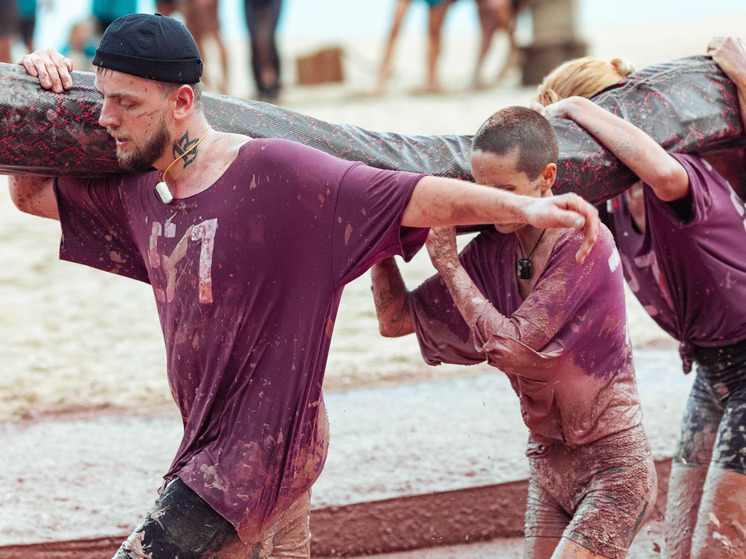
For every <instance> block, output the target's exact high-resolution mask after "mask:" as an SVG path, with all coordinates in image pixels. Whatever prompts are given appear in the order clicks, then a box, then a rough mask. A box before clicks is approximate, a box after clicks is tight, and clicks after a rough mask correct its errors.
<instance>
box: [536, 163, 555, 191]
mask: <svg viewBox="0 0 746 559" xmlns="http://www.w3.org/2000/svg"><path fill="white" fill-rule="evenodd" d="M540 176H541V195H542V196H544V195H545V194H546V193H547V191H548V190H549V189H550V188H552V185H554V180H555V179H556V178H557V164H556V163H547V164H546V166H545V167H544V169H543V170H542V171H541V175H540Z"/></svg>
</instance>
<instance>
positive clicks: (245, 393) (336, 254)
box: [56, 139, 427, 541]
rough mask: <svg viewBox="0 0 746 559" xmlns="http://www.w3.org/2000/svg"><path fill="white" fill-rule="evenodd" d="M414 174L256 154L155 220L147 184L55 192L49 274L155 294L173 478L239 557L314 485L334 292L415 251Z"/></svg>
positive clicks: (314, 154) (251, 149)
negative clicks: (137, 285)
mask: <svg viewBox="0 0 746 559" xmlns="http://www.w3.org/2000/svg"><path fill="white" fill-rule="evenodd" d="M420 178H421V175H419V174H409V173H393V172H391V171H384V170H378V169H373V168H370V167H366V166H365V165H363V164H360V163H350V162H346V161H343V160H340V159H337V158H334V157H332V156H329V155H326V154H323V153H321V152H319V151H316V150H313V149H311V148H308V147H306V146H303V145H301V144H299V143H296V142H289V141H285V140H272V139H269V140H258V139H256V140H252V141H249V142H247V143H246V144H245V145H243V146H242V147H241V149H240V153H239V155H238V157H237V159H236V160H235V161H234V162H233V164H232V165H231V166H230V167H229V168H228V170H227V171H226V172H225V174H224V175H223V176H222V177H221V178H220V179H219V180H218V181H217V182H215V183H214V184H213V185H212V186H210V188H209V189H207V190H205V191H204V192H201V193H199V194H197V195H195V196H192V197H190V198H186V199H181V200H174V202H173V203H172V204H164V203H163V202H161V201H160V199H159V198H158V196H157V195H156V193H155V191H154V186H155V183H156V182H157V181H156V179H157V177H156V173H155V172H151V173H146V174H141V175H137V176H128V177H124V178H117V177H113V178H110V179H106V180H99V181H90V182H85V181H75V180H67V179H65V180H63V179H59V180H58V181H57V187H56V193H57V198H58V205H59V210H60V219H61V223H62V233H63V238H62V244H61V249H60V255H61V258H63V259H66V260H71V261H74V262H79V263H82V264H87V265H89V266H93V267H95V268H99V269H102V270H106V271H109V272H113V273H117V274H121V275H125V276H129V277H131V278H134V279H138V280H141V281H144V282H148V283H150V284H151V285H152V287H153V291H154V293H155V297H156V299H157V305H158V312H159V315H160V321H161V326H162V329H163V334H164V337H165V342H166V352H167V363H168V377H169V382H170V386H171V391H172V393H173V396H174V398H175V400H176V403H177V404H178V406H179V409H180V410H181V414H182V417H183V421H184V438H183V440H182V442H181V446H180V448H179V450H178V453H177V456H176V458H175V460H174V462H173V464H172V466H171V468H170V470H169V471H168V473H167V474H166V476H165V477H166V479H170V478H172V477H173V476H178V477H179V478H181V479H182V480H183V481H184V482H185V483H186V484H187V485H188V486H189V487H191V488H192V489H193V490H194V491H195V492H196V493H197V494H199V495H200V496H201V497H202V498H203V499H204V500H205V501H207V503H209V504H210V506H212V507H213V508H214V509H215V510H216V511H217V512H218V513H220V514H221V515H222V516H224V517H225V518H226V519H227V520H228V521H230V522H231V523H232V524H234V525H235V526H236V528H237V529H238V532H239V535H241V537H242V539H244V541H250V540H251V539H252V538H253V537H254V536H255V535H256V534H257V533H258V532H259V531H260V530H261V529H262V525H263V524H266V523H268V522H270V521H271V517H272V514H273V511H274V513H275V514H277V513H279V512H281V511H282V510H283V509H285V508H286V507H287V506H289V505H290V504H291V503H292V502H294V501H295V500H296V499H297V498H298V497H299V496H300V495H302V494H303V493H304V492H305V491H307V490H308V488H309V487H310V486H311V484H312V483H313V482H314V481H315V480H316V478H317V477H318V475H319V474H320V472H321V469H322V467H323V463H324V460H325V458H326V451H327V444H328V441H327V436H326V425H325V420H326V416H325V413H324V411H323V409H324V408H323V399H322V392H321V385H322V380H323V376H324V367H325V365H326V360H327V354H328V351H329V344H330V341H331V335H332V330H333V328H334V320H335V317H336V313H337V309H338V305H339V300H340V297H341V295H342V289H343V287H344V285H345V284H346V283H348V282H350V281H351V280H353V279H354V278H356V277H358V276H359V275H360V274H362V273H363V272H364V271H365V270H366V269H367V268H368V267H370V266H371V265H372V264H373V263H374V262H375V261H377V260H380V259H381V258H383V257H386V256H388V255H393V254H399V255H402V256H403V257H404V258H407V259H409V258H411V256H412V255H413V254H414V253H415V252H416V251H417V250H419V248H421V246H422V244H423V243H424V241H425V238H426V236H427V229H408V228H404V227H402V226H401V217H402V213H403V210H404V208H405V206H406V205H407V203H408V201H409V198H410V195H411V193H412V191H413V189H414V186H415V185H416V183H417V182H418V180H419V179H420Z"/></svg>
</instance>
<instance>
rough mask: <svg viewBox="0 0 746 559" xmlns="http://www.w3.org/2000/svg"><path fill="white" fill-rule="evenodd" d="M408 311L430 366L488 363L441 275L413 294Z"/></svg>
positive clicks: (421, 348) (408, 301)
mask: <svg viewBox="0 0 746 559" xmlns="http://www.w3.org/2000/svg"><path fill="white" fill-rule="evenodd" d="M407 308H408V311H409V316H410V318H411V321H412V326H413V328H414V331H415V333H416V335H417V341H418V342H419V344H420V352H421V353H422V358H423V359H424V360H425V362H426V363H428V364H429V365H440V364H441V363H454V364H458V365H471V364H474V363H482V362H484V360H485V356H484V354H483V353H481V352H479V351H477V349H476V347H475V343H474V338H473V336H472V333H471V332H470V330H469V326H468V325H467V324H466V321H465V320H464V318H463V317H462V316H461V312H460V311H459V310H458V307H457V306H456V303H455V302H454V301H453V297H451V293H450V291H448V287H446V284H445V282H443V279H442V278H441V277H440V275H439V274H435V275H434V276H431V277H430V278H428V279H427V280H425V281H424V282H423V283H421V284H420V285H419V286H418V287H417V288H416V289H414V290H413V291H412V292H411V293H410V294H409V296H408V297H407Z"/></svg>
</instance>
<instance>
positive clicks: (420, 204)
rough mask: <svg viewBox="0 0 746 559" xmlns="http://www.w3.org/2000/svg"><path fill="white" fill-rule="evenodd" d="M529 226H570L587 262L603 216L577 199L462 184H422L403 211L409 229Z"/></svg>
mask: <svg viewBox="0 0 746 559" xmlns="http://www.w3.org/2000/svg"><path fill="white" fill-rule="evenodd" d="M495 223H501V224H510V223H528V224H529V225H533V226H534V227H538V228H540V229H546V228H548V227H560V228H567V227H571V228H573V229H577V230H579V231H582V232H583V235H584V236H585V241H584V243H583V245H582V246H581V247H580V249H579V250H578V253H577V255H576V258H577V261H578V262H582V261H583V260H584V259H585V257H586V256H587V255H588V253H589V252H590V250H591V248H592V247H593V243H594V242H596V237H597V236H598V226H599V221H598V211H597V210H596V208H594V207H593V206H592V205H591V204H589V203H588V202H585V201H584V200H583V199H582V198H581V197H580V196H578V195H576V194H563V195H561V196H548V197H543V198H533V197H531V196H520V195H518V194H513V193H511V192H507V191H505V190H500V189H498V188H493V187H489V186H481V185H478V184H473V183H470V182H465V181H460V180H457V179H448V178H442V177H433V176H427V177H423V178H422V179H420V181H419V182H418V183H417V186H416V187H415V189H414V192H413V193H412V197H411V198H410V200H409V204H407V207H406V209H405V211H404V216H403V218H402V225H404V226H406V227H441V226H448V225H480V224H495Z"/></svg>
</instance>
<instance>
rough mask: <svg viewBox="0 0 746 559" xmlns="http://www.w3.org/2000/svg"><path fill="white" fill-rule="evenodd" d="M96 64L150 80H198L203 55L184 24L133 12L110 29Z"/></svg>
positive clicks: (118, 19)
mask: <svg viewBox="0 0 746 559" xmlns="http://www.w3.org/2000/svg"><path fill="white" fill-rule="evenodd" d="M93 64H94V66H100V67H101V68H106V69H108V70H116V71H117V72H123V73H125V74H131V75H133V76H139V77H141V78H146V79H149V80H156V81H160V82H169V83H197V82H198V81H199V79H200V77H201V76H202V58H201V57H200V55H199V50H198V49H197V44H196V43H195V42H194V38H193V37H192V35H191V34H190V33H189V31H187V28H186V27H184V26H183V25H182V24H181V23H179V22H178V21H176V20H175V19H173V18H170V17H165V16H163V15H161V14H158V13H157V14H155V15H152V14H129V15H126V16H122V17H120V18H117V19H115V20H114V21H113V22H112V23H111V24H110V25H109V27H107V28H106V31H105V32H104V35H103V37H101V42H100V43H99V46H98V48H97V49H96V56H95V57H94V58H93Z"/></svg>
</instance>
